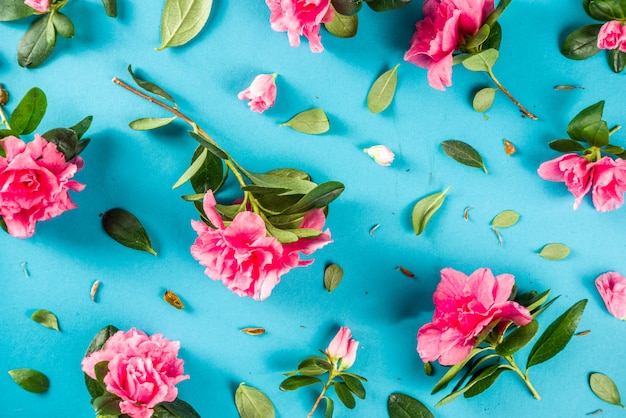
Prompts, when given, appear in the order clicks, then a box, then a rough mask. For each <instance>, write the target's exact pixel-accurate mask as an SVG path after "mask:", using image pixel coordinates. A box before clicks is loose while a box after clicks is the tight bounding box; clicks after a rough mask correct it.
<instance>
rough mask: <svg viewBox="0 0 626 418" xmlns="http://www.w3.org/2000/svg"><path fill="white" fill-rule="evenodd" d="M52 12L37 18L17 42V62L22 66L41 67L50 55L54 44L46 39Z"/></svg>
mask: <svg viewBox="0 0 626 418" xmlns="http://www.w3.org/2000/svg"><path fill="white" fill-rule="evenodd" d="M49 19H50V14H46V15H44V16H42V17H40V18H38V19H36V20H35V21H34V22H33V23H32V25H30V27H29V28H28V31H27V32H26V33H25V34H24V36H23V37H22V39H20V42H19V43H18V44H17V63H18V64H19V65H20V67H26V68H35V67H39V66H40V65H41V64H42V63H43V62H44V61H45V60H46V58H48V57H49V56H50V54H51V53H52V50H53V49H54V44H53V45H50V44H49V43H48V40H47V39H46V32H47V30H46V28H47V27H48V20H49Z"/></svg>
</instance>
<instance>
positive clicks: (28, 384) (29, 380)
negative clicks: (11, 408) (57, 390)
mask: <svg viewBox="0 0 626 418" xmlns="http://www.w3.org/2000/svg"><path fill="white" fill-rule="evenodd" d="M9 376H11V379H13V381H14V382H15V383H17V384H18V385H19V386H20V387H21V388H22V389H24V390H27V391H29V392H33V393H43V392H46V391H47V390H48V388H49V387H50V381H49V380H48V378H47V377H46V375H45V374H43V373H41V372H39V371H37V370H32V369H13V370H9Z"/></svg>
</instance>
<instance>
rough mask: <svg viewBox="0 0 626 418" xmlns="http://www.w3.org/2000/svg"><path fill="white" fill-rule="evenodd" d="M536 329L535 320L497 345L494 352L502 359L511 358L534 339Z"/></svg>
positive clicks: (519, 328) (537, 327) (516, 330)
mask: <svg viewBox="0 0 626 418" xmlns="http://www.w3.org/2000/svg"><path fill="white" fill-rule="evenodd" d="M538 329H539V324H538V323H537V321H535V320H532V321H530V322H529V323H528V324H526V325H524V326H523V327H518V328H517V329H515V330H514V331H513V332H511V333H510V334H509V335H507V337H506V338H505V339H504V340H503V341H502V342H501V343H500V344H498V346H497V347H496V352H497V353H498V354H500V355H501V356H504V357H508V356H512V355H513V354H515V353H517V351H519V350H520V349H521V348H522V347H524V346H526V344H528V343H529V342H530V340H532V339H533V338H534V337H535V334H537V330H538Z"/></svg>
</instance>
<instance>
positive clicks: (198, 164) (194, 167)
mask: <svg viewBox="0 0 626 418" xmlns="http://www.w3.org/2000/svg"><path fill="white" fill-rule="evenodd" d="M207 154H208V151H207V149H206V148H204V149H203V150H202V152H201V153H200V155H199V156H198V158H196V159H195V160H194V161H193V163H191V165H190V166H189V168H188V169H187V170H185V172H184V173H183V174H182V175H181V176H180V178H179V179H178V180H176V183H174V185H173V186H172V189H176V188H178V187H180V186H182V185H183V184H185V182H186V181H187V180H189V179H191V178H192V177H193V176H194V174H196V173H197V172H198V170H200V169H201V168H202V167H203V165H204V161H205V160H206V158H207Z"/></svg>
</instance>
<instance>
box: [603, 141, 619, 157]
mask: <svg viewBox="0 0 626 418" xmlns="http://www.w3.org/2000/svg"><path fill="white" fill-rule="evenodd" d="M603 151H604V152H608V153H609V154H613V155H620V154H622V153H623V152H624V148H622V147H618V146H616V145H610V144H609V145H607V146H605V147H604V149H603Z"/></svg>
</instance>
